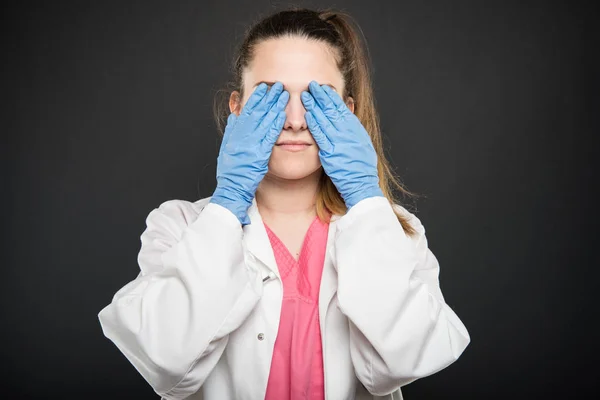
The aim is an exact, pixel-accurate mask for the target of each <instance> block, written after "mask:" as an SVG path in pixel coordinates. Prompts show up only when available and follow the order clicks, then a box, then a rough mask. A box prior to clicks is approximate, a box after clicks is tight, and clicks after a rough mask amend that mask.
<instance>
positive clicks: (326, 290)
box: [243, 198, 340, 329]
mask: <svg viewBox="0 0 600 400" xmlns="http://www.w3.org/2000/svg"><path fill="white" fill-rule="evenodd" d="M248 217H249V218H250V222H251V223H250V224H249V225H246V226H244V239H243V241H244V245H245V247H246V249H247V250H248V251H249V252H250V254H251V255H252V256H254V257H255V258H256V259H258V260H259V261H261V262H262V263H263V264H264V265H266V266H267V267H268V268H269V269H270V270H271V271H272V272H273V273H275V275H276V276H278V277H279V276H280V275H279V268H278V267H277V262H276V261H275V255H274V254H273V248H272V247H271V241H270V240H269V235H268V234H267V230H266V229H265V225H264V224H263V220H262V217H261V216H260V213H259V212H258V206H257V204H256V198H254V199H253V200H252V204H251V205H250V207H249V208H248ZM339 218H340V216H339V215H333V216H332V218H331V221H330V223H329V231H328V233H327V244H326V252H325V261H324V265H323V274H322V275H321V287H320V289H319V313H320V315H321V316H322V318H321V329H323V322H324V318H323V317H324V316H325V315H326V312H327V308H328V306H329V303H330V301H331V298H332V297H333V295H334V294H335V292H336V290H337V271H336V268H335V263H336V259H335V253H334V242H335V235H336V227H337V220H338V219H339Z"/></svg>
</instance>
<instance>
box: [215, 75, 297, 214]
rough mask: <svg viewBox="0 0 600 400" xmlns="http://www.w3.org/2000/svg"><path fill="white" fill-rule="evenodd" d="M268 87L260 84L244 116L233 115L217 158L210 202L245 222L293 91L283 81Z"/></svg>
mask: <svg viewBox="0 0 600 400" xmlns="http://www.w3.org/2000/svg"><path fill="white" fill-rule="evenodd" d="M267 88H268V86H267V84H265V83H261V84H260V85H258V87H257V88H256V89H255V90H254V92H253V93H252V95H251V96H250V98H249V99H248V101H247V102H246V105H245V106H244V108H243V109H242V111H241V112H240V115H239V116H238V115H236V114H234V113H232V114H230V115H229V118H228V119H227V125H226V126H225V132H224V134H223V141H222V142H221V149H220V151H219V157H218V159H217V188H216V189H215V192H214V193H213V195H212V197H211V199H210V202H211V203H216V204H219V205H221V206H223V207H225V208H227V209H228V210H230V211H231V212H232V213H233V214H234V215H235V216H236V217H237V218H238V219H239V220H240V223H241V224H242V225H248V224H250V218H249V217H248V214H247V211H248V207H250V205H251V204H252V199H254V195H255V193H256V189H257V188H258V184H259V183H260V181H261V180H262V179H263V177H264V176H265V174H266V173H267V170H268V165H269V159H270V157H271V152H272V151H273V146H274V145H275V142H277V138H278V137H279V134H280V133H281V130H282V129H283V124H284V123H285V119H286V114H285V111H284V110H285V106H286V105H287V102H288V100H289V93H288V92H287V91H285V90H283V84H282V83H281V82H276V83H274V84H273V86H272V87H271V90H268V91H267Z"/></svg>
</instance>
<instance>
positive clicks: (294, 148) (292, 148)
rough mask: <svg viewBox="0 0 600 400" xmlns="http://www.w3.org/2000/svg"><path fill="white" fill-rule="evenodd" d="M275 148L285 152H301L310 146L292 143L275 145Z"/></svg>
mask: <svg viewBox="0 0 600 400" xmlns="http://www.w3.org/2000/svg"><path fill="white" fill-rule="evenodd" d="M275 146H277V147H279V148H281V149H283V150H287V151H302V150H306V149H307V148H309V147H310V146H312V145H311V144H309V143H301V142H298V143H292V142H284V143H282V144H276V145H275Z"/></svg>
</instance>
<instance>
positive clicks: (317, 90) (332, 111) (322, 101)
mask: <svg viewBox="0 0 600 400" xmlns="http://www.w3.org/2000/svg"><path fill="white" fill-rule="evenodd" d="M323 86H327V85H323ZM308 90H309V91H310V93H311V94H312V95H313V97H314V98H315V100H316V102H317V104H318V105H319V107H321V109H322V110H323V114H325V115H326V116H327V118H329V120H331V121H332V122H336V121H338V120H339V119H340V118H341V115H340V112H339V111H338V109H337V107H336V105H335V104H334V103H333V101H332V100H331V98H330V97H329V95H328V94H327V93H326V92H325V90H324V89H323V87H322V86H321V85H319V84H318V83H317V81H311V82H310V83H309V84H308Z"/></svg>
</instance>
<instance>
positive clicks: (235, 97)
mask: <svg viewBox="0 0 600 400" xmlns="http://www.w3.org/2000/svg"><path fill="white" fill-rule="evenodd" d="M241 102H242V98H241V96H240V92H238V91H237V90H234V91H233V92H231V96H229V111H230V112H232V113H235V114H236V115H240V112H241V111H242V107H241Z"/></svg>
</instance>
